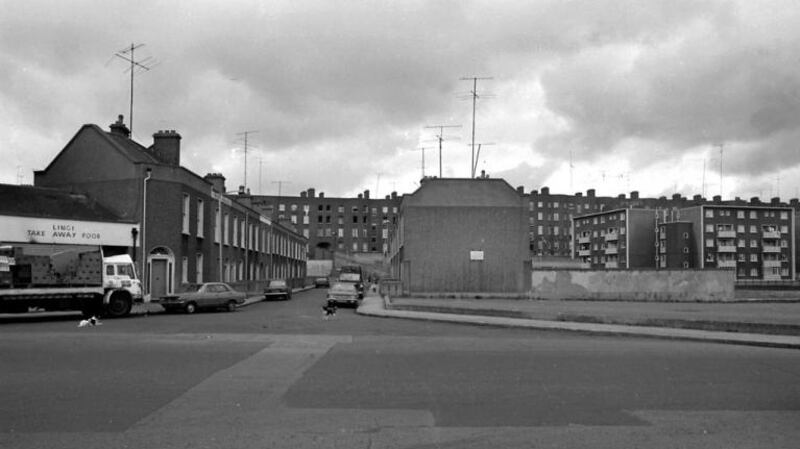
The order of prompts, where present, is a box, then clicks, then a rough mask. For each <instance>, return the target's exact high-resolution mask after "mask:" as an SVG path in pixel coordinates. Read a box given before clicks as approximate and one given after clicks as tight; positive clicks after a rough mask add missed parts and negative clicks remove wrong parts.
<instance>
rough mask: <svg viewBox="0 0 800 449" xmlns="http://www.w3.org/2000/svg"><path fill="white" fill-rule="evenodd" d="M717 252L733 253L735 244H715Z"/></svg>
mask: <svg viewBox="0 0 800 449" xmlns="http://www.w3.org/2000/svg"><path fill="white" fill-rule="evenodd" d="M717 252H718V253H735V252H736V245H719V246H717Z"/></svg>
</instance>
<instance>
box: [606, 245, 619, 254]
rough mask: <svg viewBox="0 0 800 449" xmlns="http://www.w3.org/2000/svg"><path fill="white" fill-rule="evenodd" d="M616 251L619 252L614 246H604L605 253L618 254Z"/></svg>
mask: <svg viewBox="0 0 800 449" xmlns="http://www.w3.org/2000/svg"><path fill="white" fill-rule="evenodd" d="M618 253H619V250H618V249H617V247H616V246H615V247H613V248H611V247H609V248H606V254H618Z"/></svg>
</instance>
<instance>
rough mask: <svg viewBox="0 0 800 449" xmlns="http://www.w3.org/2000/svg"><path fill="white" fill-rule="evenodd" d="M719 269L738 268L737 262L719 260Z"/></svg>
mask: <svg viewBox="0 0 800 449" xmlns="http://www.w3.org/2000/svg"><path fill="white" fill-rule="evenodd" d="M717 267H719V268H736V261H735V260H718V261H717Z"/></svg>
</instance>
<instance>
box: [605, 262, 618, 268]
mask: <svg viewBox="0 0 800 449" xmlns="http://www.w3.org/2000/svg"><path fill="white" fill-rule="evenodd" d="M616 268H619V263H618V262H606V269H616Z"/></svg>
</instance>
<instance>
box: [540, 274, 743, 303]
mask: <svg viewBox="0 0 800 449" xmlns="http://www.w3.org/2000/svg"><path fill="white" fill-rule="evenodd" d="M734 281H735V279H734V273H733V271H730V270H659V271H653V270H625V271H622V270H609V271H596V270H547V271H543V270H542V271H539V270H537V271H534V272H532V274H531V297H532V298H533V299H559V300H563V299H567V300H569V299H573V300H604V301H676V302H680V301H687V302H697V301H732V300H734V299H735V298H734V290H733V289H734Z"/></svg>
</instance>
